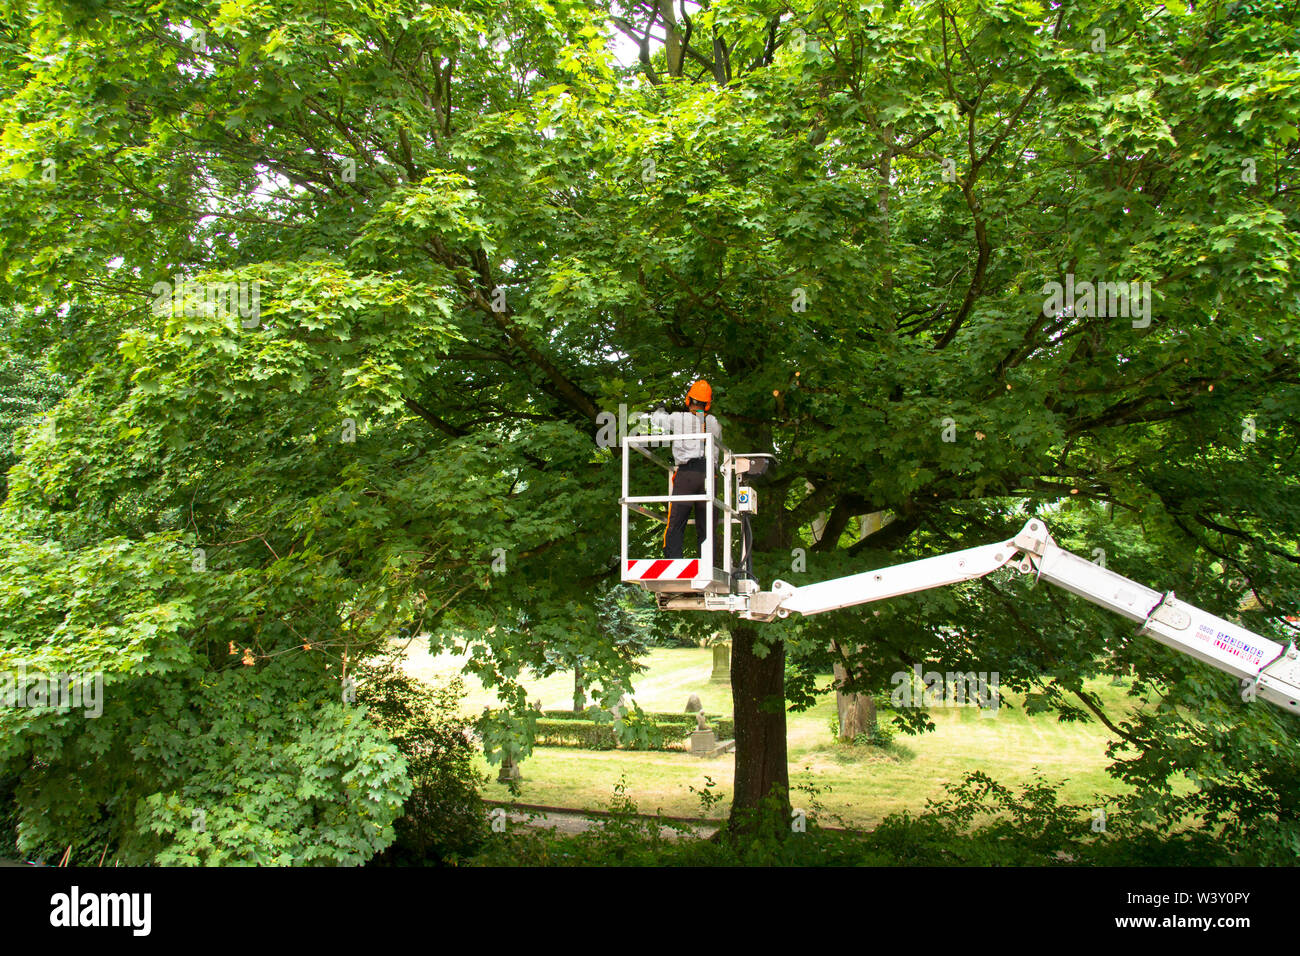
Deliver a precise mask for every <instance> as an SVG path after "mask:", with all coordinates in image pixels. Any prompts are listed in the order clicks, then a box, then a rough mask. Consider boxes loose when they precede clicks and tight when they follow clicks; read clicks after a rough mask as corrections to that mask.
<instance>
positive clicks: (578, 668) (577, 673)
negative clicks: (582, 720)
mask: <svg viewBox="0 0 1300 956" xmlns="http://www.w3.org/2000/svg"><path fill="white" fill-rule="evenodd" d="M586 709H587V688H586V687H585V686H584V685H583V683H582V661H578V663H576V664H574V665H573V712H574V713H575V714H580V713H582V712H583V711H584V710H586Z"/></svg>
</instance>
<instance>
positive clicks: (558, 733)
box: [533, 707, 736, 750]
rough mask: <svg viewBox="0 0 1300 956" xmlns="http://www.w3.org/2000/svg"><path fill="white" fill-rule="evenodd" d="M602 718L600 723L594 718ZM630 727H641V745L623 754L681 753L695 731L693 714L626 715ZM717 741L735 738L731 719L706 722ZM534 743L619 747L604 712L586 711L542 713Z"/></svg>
mask: <svg viewBox="0 0 1300 956" xmlns="http://www.w3.org/2000/svg"><path fill="white" fill-rule="evenodd" d="M601 716H603V720H601V721H598V720H596V719H595V718H596V717H601ZM626 719H627V720H628V722H629V723H633V724H634V725H637V726H640V727H643V728H644V729H645V731H646V740H645V741H644V742H641V743H638V742H630V743H625V744H622V745H621V746H622V747H623V748H624V749H626V750H684V749H686V738H687V737H688V736H689V735H690V732H691V731H692V730H694V729H695V715H694V714H667V713H661V712H650V711H647V712H644V713H643V714H642V715H640V717H639V718H638V717H637V716H635V715H632V714H629V715H628V717H627V718H626ZM709 723H710V726H712V727H713V730H714V732H715V733H716V734H717V736H718V739H719V740H726V739H728V738H729V737H731V736H733V735H734V734H735V729H736V725H735V721H734V720H733V719H732V718H730V717H712V718H709ZM533 743H534V744H536V745H538V746H542V747H582V748H585V749H587V750H614V749H616V748H618V747H619V746H620V744H619V740H618V735H617V734H616V733H615V731H614V727H613V724H612V723H611V722H610V719H609V714H608V713H607V712H605V713H603V714H602V711H600V710H598V709H597V708H594V707H589V708H587V710H585V711H582V712H581V713H574V712H573V711H566V710H548V711H543V713H542V716H541V717H540V718H539V719H538V720H537V724H536V736H535V737H534V739H533Z"/></svg>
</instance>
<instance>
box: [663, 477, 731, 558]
mask: <svg viewBox="0 0 1300 956" xmlns="http://www.w3.org/2000/svg"><path fill="white" fill-rule="evenodd" d="M704 492H705V475H704V460H703V459H701V458H696V459H694V460H692V461H689V462H687V463H686V464H684V465H679V466H678V468H677V470H676V471H675V472H674V473H673V494H674V495H702V494H704ZM715 493H716V490H715ZM707 504H708V503H707V502H704V501H683V502H680V503H678V502H673V501H669V502H668V527H667V528H666V529H665V530H664V557H665V558H680V557H681V556H682V539H683V538H684V537H685V535H686V522H687V521H689V520H690V519H691V513H692V512H694V513H695V530H696V532H697V533H698V535H699V538H700V555H701V556H703V554H704V542H705V541H707V540H708V539H709V523H708V521H707V520H706V518H705V515H706V513H707V512H706V510H705V506H706V505H707ZM714 510H715V511H716V510H717V509H716V507H715V509H714ZM721 557H722V555H719V554H715V555H714V556H713V564H714V566H717V565H718V564H719V563H720V562H719V559H720V558H721Z"/></svg>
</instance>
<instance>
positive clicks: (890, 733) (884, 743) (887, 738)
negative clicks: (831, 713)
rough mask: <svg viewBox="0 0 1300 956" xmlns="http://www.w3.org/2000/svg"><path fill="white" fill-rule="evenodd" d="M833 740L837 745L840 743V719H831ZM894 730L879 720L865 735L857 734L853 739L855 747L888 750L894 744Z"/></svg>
mask: <svg viewBox="0 0 1300 956" xmlns="http://www.w3.org/2000/svg"><path fill="white" fill-rule="evenodd" d="M830 728H831V739H832V740H834V741H835V742H836V743H839V742H840V721H839V718H838V717H832V718H831V719H830ZM894 734H895V731H894V728H893V727H892V726H890V724H888V723H887V722H885V721H883V720H877V721H876V726H875V727H873V728H872V729H871V730H868V731H865V732H864V733H860V734H856V735H854V737H853V743H854V745H856V746H858V747H879V748H881V749H885V748H887V747H888V746H889V745H890V744H892V743H893V742H894Z"/></svg>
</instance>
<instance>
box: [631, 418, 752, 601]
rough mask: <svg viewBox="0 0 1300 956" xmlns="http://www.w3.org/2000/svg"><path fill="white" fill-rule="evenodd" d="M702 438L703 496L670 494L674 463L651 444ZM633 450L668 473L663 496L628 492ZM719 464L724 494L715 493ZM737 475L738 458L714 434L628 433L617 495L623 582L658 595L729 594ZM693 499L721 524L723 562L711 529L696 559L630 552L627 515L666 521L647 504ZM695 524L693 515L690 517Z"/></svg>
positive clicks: (711, 521)
mask: <svg viewBox="0 0 1300 956" xmlns="http://www.w3.org/2000/svg"><path fill="white" fill-rule="evenodd" d="M701 440H702V441H703V442H704V460H705V468H706V471H705V478H704V494H702V495H673V494H672V478H671V474H672V471H673V469H672V466H671V465H670V464H668V463H667V462H664V461H663V460H661V459H660V458H659V457H658V456H657V455H655V454H654V453H653V452H652V451H650V449H651V448H658V447H662V446H664V445H668V446H670V447H671V443H672V442H678V441H701ZM630 451H635V452H637V453H639V454H641V455H644V456H645V457H646V458H648V459H650V460H651V461H652V462H654V463H655V464H656V465H658V466H659V467H660V468H662V469H663V470H664V471H666V472H668V473H669V476H670V477H669V485H668V494H663V495H635V496H634V495H630V494H629V493H628V492H629V482H630V468H629V464H630V456H629V454H628V452H630ZM719 465H720V466H721V473H722V475H721V477H722V498H721V499H719V498H718V497H717V492H718V488H717V482H718V471H719V467H718V466H719ZM735 475H736V456H735V455H733V454H732V453H731V451H730V450H729V449H728V448H727V447H726V446H725V445H723V444H722V443H721V442H720V441H718V440H717V438H716V437H715V436H713V435H712V434H710V433H708V432H702V433H698V434H684V435H627V436H625V437H624V438H623V494H622V496H621V497H620V498H619V499H618V503H619V511H620V513H621V514H620V518H621V524H622V529H621V535H622V538H621V540H622V549H621V554H620V559H621V574H622V579H623V580H624V581H628V582H632V583H635V584H639V585H641V587H643V588H645V589H646V590H649V591H655V592H658V593H663V592H669V593H673V594H697V595H704V594H731V593H732V591H733V588H734V585H735V578H734V575H733V573H732V563H731V545H732V534H731V525H732V523H733V522H735V521H738V520H739V512H738V511H737V510H736V507H735V504H734V501H733V495H732V485H733V484H734V482H735ZM697 501H701V502H704V510H705V514H706V518H705V520H706V521H707V522H708V525H709V527H710V528H714V529H716V528H717V527H718V524H721V532H722V549H721V551H722V554H721V558H722V560H721V566H718V563H717V560H716V559H717V557H718V555H717V553H716V551H715V549H714V542H715V539H716V538H717V534H716V533H715V532H711V533H710V534H709V536H708V538H707V539H706V540H705V543H704V553H703V554H701V555H700V557H698V558H645V557H634V556H630V555H629V554H628V543H627V539H628V524H629V515H630V514H631V513H632V512H636V513H637V514H641V515H645V516H646V517H648V518H652V519H654V520H656V521H659V522H662V523H664V524H667V522H668V517H667V514H666V511H667V509H666V508H665V510H664V512H660V511H658V510H655V509H653V508H651V507H650V506H651V505H667V504H668V503H669V502H675V503H677V504H686V503H694V502H697ZM718 511H721V512H722V521H721V522H716V521H715V520H714V518H715V515H717V513H718ZM691 523H694V519H691Z"/></svg>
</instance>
